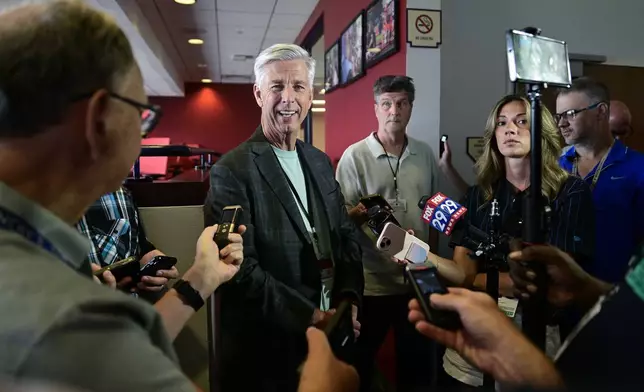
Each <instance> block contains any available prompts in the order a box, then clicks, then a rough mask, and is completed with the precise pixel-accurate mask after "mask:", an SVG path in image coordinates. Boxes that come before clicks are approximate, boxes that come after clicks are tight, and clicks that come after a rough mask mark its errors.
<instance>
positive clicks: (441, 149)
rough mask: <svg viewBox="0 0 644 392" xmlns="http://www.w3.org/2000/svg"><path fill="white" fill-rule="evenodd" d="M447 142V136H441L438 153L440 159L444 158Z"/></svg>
mask: <svg viewBox="0 0 644 392" xmlns="http://www.w3.org/2000/svg"><path fill="white" fill-rule="evenodd" d="M446 142H447V135H443V136H441V142H440V144H439V147H438V148H439V152H438V157H439V158H441V157H442V156H443V153H444V152H445V143H446Z"/></svg>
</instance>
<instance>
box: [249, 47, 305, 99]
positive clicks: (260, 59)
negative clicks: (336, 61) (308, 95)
mask: <svg viewBox="0 0 644 392" xmlns="http://www.w3.org/2000/svg"><path fill="white" fill-rule="evenodd" d="M289 60H304V63H305V64H306V69H307V71H309V87H310V88H313V78H315V59H313V57H311V55H309V52H307V51H306V50H304V49H303V48H302V47H300V46H298V45H295V44H275V45H273V46H270V47H268V48H266V49H264V50H262V52H261V53H260V54H259V56H257V58H256V59H255V67H254V68H255V83H257V84H258V85H261V84H262V80H263V79H264V76H265V75H266V71H265V70H264V68H265V67H266V65H268V64H270V63H274V62H276V61H289Z"/></svg>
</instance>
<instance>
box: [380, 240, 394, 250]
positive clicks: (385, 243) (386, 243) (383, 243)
mask: <svg viewBox="0 0 644 392" xmlns="http://www.w3.org/2000/svg"><path fill="white" fill-rule="evenodd" d="M379 245H380V248H381V249H386V248H389V246H390V245H391V240H390V239H389V238H387V237H385V238H383V239H382V241H380V244H379Z"/></svg>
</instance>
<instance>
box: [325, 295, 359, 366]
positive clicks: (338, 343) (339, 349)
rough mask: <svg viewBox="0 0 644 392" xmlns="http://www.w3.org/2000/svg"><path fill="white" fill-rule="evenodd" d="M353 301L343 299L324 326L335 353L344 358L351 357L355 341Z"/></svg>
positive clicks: (345, 359) (344, 359)
mask: <svg viewBox="0 0 644 392" xmlns="http://www.w3.org/2000/svg"><path fill="white" fill-rule="evenodd" d="M352 316H353V313H352V303H351V301H346V300H345V301H342V302H341V303H340V306H338V307H337V309H336V311H335V314H334V315H333V316H332V317H331V319H330V320H329V322H328V323H327V324H326V326H325V328H324V333H325V334H326V336H327V339H328V340H329V344H330V345H331V350H332V351H333V354H334V355H335V356H336V357H337V358H339V359H341V360H343V361H348V360H350V359H351V356H352V353H353V347H354V343H355V340H356V339H355V336H356V335H355V332H354V329H353V317H352Z"/></svg>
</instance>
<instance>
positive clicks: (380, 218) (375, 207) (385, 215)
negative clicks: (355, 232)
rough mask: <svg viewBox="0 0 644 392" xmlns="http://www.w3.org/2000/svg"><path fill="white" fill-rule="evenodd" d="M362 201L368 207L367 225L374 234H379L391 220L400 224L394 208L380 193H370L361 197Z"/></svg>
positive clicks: (397, 224)
mask: <svg viewBox="0 0 644 392" xmlns="http://www.w3.org/2000/svg"><path fill="white" fill-rule="evenodd" d="M360 203H361V204H362V205H363V206H364V207H365V208H366V209H367V218H368V221H367V226H368V227H369V229H371V231H372V232H373V234H374V235H376V236H379V235H380V233H382V230H383V229H384V228H385V225H386V224H387V223H389V222H391V223H393V224H395V225H396V226H400V223H398V220H396V217H395V216H394V209H393V208H392V207H391V206H390V205H389V203H388V202H387V200H385V198H384V197H382V196H381V195H379V194H373V195H368V196H365V197H363V198H361V199H360Z"/></svg>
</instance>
